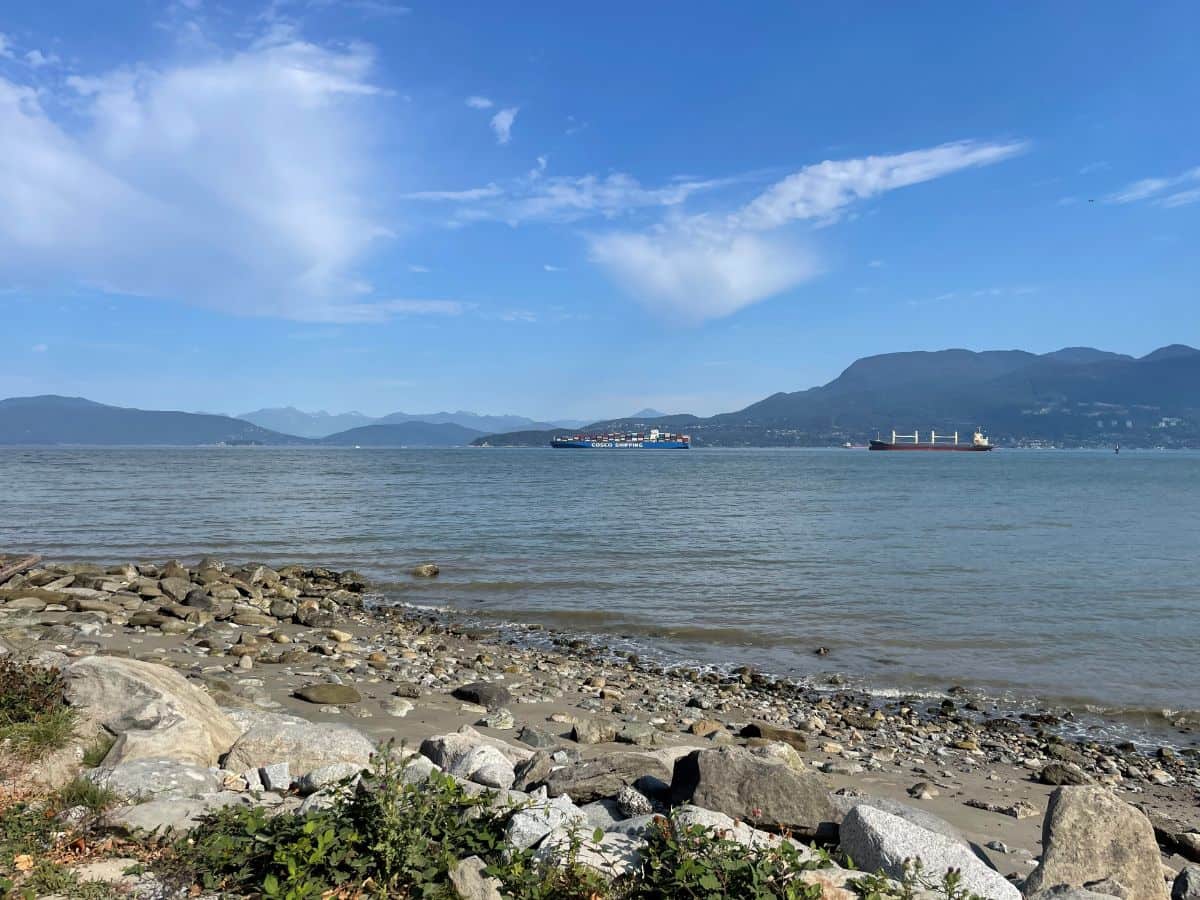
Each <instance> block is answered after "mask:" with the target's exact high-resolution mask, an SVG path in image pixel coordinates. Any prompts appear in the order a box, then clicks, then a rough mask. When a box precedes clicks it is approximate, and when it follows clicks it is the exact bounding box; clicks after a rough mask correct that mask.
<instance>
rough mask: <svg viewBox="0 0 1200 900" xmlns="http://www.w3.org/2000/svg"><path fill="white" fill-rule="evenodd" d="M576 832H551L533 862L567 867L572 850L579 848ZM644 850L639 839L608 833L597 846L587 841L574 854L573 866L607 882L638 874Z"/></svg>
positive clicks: (543, 841) (571, 830)
mask: <svg viewBox="0 0 1200 900" xmlns="http://www.w3.org/2000/svg"><path fill="white" fill-rule="evenodd" d="M576 831H577V829H571V828H559V829H556V830H554V831H552V832H550V833H549V834H548V835H546V837H545V838H543V839H542V842H541V844H539V845H538V848H537V851H536V852H535V853H534V859H535V860H537V861H538V862H542V863H548V864H550V865H557V866H563V865H566V864H567V862H568V860H569V859H570V858H571V856H572V848H574V847H576V845H577V844H578V839H579V835H577V834H576V833H575V832H576ZM584 837H585V838H586V835H585V836H584ZM641 848H642V840H641V839H640V838H636V837H630V836H629V835H625V834H619V833H618V832H615V831H609V832H606V833H605V835H604V837H603V839H602V840H601V841H600V842H599V843H598V844H597V843H595V842H593V841H590V840H586V839H585V840H584V841H583V843H582V844H581V845H579V846H578V849H577V850H576V852H575V853H574V862H575V863H576V864H577V865H581V866H587V867H588V868H589V869H594V870H596V871H597V872H599V873H600V874H601V875H603V876H604V877H605V878H609V879H612V878H620V877H621V876H623V875H630V874H632V873H634V872H636V871H637V869H638V867H639V866H640V865H641V862H642V855H641Z"/></svg>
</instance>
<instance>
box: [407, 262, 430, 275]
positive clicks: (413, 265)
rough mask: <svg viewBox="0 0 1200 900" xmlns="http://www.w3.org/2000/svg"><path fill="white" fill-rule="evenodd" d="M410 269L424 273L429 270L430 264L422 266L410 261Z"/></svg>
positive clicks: (420, 273) (417, 272) (419, 273)
mask: <svg viewBox="0 0 1200 900" xmlns="http://www.w3.org/2000/svg"><path fill="white" fill-rule="evenodd" d="M408 271H410V272H414V273H416V274H418V275H423V274H425V273H426V272H428V271H429V266H422V265H418V264H417V263H409V265H408Z"/></svg>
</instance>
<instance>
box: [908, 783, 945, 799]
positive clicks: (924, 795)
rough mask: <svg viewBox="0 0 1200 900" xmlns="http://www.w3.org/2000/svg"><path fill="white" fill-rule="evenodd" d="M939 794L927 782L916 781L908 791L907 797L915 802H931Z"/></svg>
mask: <svg viewBox="0 0 1200 900" xmlns="http://www.w3.org/2000/svg"><path fill="white" fill-rule="evenodd" d="M940 794H941V792H940V791H939V790H938V789H937V788H935V787H934V786H933V785H931V784H930V783H929V782H928V781H918V782H917V783H916V784H914V785H913V786H912V787H910V788H909V789H908V796H910V797H912V798H914V799H916V800H932V799H933V798H934V797H937V796H939V795H940Z"/></svg>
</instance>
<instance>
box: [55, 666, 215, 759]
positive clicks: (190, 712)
mask: <svg viewBox="0 0 1200 900" xmlns="http://www.w3.org/2000/svg"><path fill="white" fill-rule="evenodd" d="M65 674H66V677H67V702H69V703H70V704H71V705H72V706H73V707H76V708H77V709H79V710H80V712H81V716H82V718H84V719H85V720H87V721H89V722H92V723H94V724H96V725H102V726H103V727H104V728H106V729H107V730H108V731H109V732H110V733H112V734H116V735H118V743H119V744H121V747H118V746H116V745H114V747H113V749H112V750H111V751H109V756H108V757H106V758H105V762H106V763H108V764H109V765H114V764H116V763H117V762H120V761H122V760H124V759H131V758H136V757H139V756H140V757H142V758H153V757H158V758H162V757H169V758H171V759H176V760H179V761H181V762H186V763H191V764H193V765H196V766H199V767H202V768H204V767H207V766H211V765H215V764H216V762H217V759H218V757H219V756H220V755H221V754H222V753H224V752H225V751H226V750H228V749H229V748H230V746H231V745H232V744H233V742H234V741H235V740H236V739H237V736H238V734H239V729H238V728H237V726H236V725H234V723H233V722H232V721H231V720H230V719H229V717H228V716H226V715H225V713H223V712H222V711H221V710H220V709H219V708H218V707H217V704H216V703H214V702H213V699H212V698H211V697H210V696H208V694H206V693H205V692H204V691H203V690H202V689H201V688H199V687H197V686H196V685H194V684H191V683H190V682H189V681H187V680H186V679H185V678H184V677H183V676H182V675H180V674H179V673H178V672H176V671H175V670H174V669H170V668H168V667H167V666H163V665H158V664H156V663H149V662H142V661H140V660H133V659H120V658H117V657H112V656H90V657H85V658H84V659H80V660H78V661H76V662H74V663H72V664H71V665H70V666H69V667H68V668H67V669H66V672H65ZM138 732H142V734H140V735H138V734H137V733H138ZM122 737H124V741H123V742H122V741H121V738H122Z"/></svg>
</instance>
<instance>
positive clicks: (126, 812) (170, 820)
mask: <svg viewBox="0 0 1200 900" xmlns="http://www.w3.org/2000/svg"><path fill="white" fill-rule="evenodd" d="M247 802H248V798H247V797H246V795H244V794H238V793H234V792H233V791H221V792H219V793H216V794H206V795H204V796H202V797H197V798H194V799H184V798H178V797H175V798H171V799H168V800H151V801H150V802H149V803H139V804H138V805H137V806H123V807H120V808H119V809H115V810H113V811H111V812H109V813H108V814H106V815H105V817H104V820H103V824H104V826H105V827H106V828H108V829H110V830H112V831H117V832H120V833H122V834H128V835H136V834H139V833H141V832H149V833H156V834H159V835H163V834H169V833H172V832H174V833H180V832H185V831H190V830H191V829H193V828H195V827H196V826H197V825H198V824H200V817H201V816H203V815H204V814H205V813H208V812H211V811H213V810H214V809H219V808H220V807H223V806H234V805H237V804H242V803H247Z"/></svg>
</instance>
